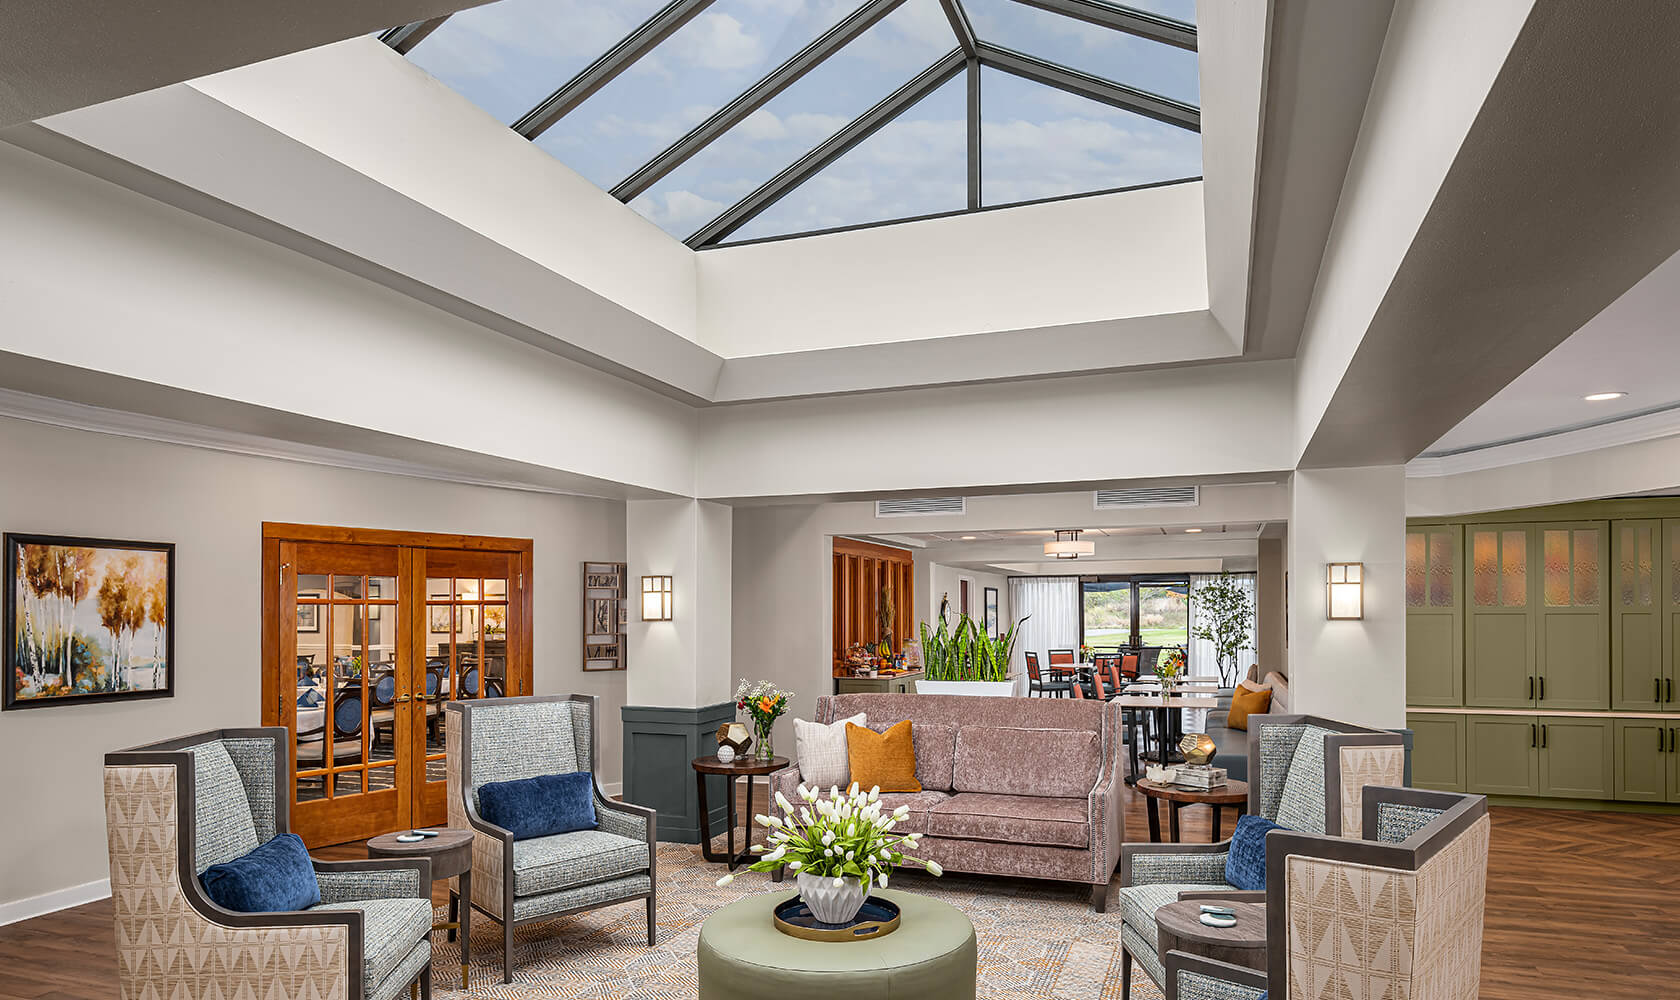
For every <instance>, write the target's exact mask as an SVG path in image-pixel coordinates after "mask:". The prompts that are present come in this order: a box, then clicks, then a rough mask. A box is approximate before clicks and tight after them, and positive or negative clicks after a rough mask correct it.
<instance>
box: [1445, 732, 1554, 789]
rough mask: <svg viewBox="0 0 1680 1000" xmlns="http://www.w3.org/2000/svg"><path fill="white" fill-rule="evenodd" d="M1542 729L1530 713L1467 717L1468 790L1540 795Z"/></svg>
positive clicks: (1465, 740) (1466, 766) (1466, 757)
mask: <svg viewBox="0 0 1680 1000" xmlns="http://www.w3.org/2000/svg"><path fill="white" fill-rule="evenodd" d="M1539 728H1540V727H1539V724H1538V723H1537V721H1536V720H1535V719H1534V717H1533V716H1529V715H1467V716H1465V718H1464V773H1465V788H1466V790H1467V791H1471V792H1476V793H1479V794H1482V795H1538V794H1540V757H1539V753H1540V752H1539V749H1538V745H1539V741H1538V738H1537V735H1538V731H1539Z"/></svg>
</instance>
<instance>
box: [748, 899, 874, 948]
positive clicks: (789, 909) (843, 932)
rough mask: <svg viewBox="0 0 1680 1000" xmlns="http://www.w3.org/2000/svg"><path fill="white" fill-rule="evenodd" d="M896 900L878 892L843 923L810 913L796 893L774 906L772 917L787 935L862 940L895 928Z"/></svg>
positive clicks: (819, 939) (778, 928) (825, 939)
mask: <svg viewBox="0 0 1680 1000" xmlns="http://www.w3.org/2000/svg"><path fill="white" fill-rule="evenodd" d="M898 916H899V913H898V904H897V903H895V902H893V901H892V900H890V899H882V898H881V897H880V896H870V897H869V898H868V899H866V900H864V901H863V908H862V909H860V910H858V912H857V916H855V917H853V918H852V919H851V920H850V921H849V922H848V923H844V924H825V923H823V922H822V921H820V920H818V919H817V918H816V917H814V916H812V915H811V908H810V907H809V906H806V905H805V901H804V900H803V899H800V898H799V897H798V896H795V897H793V898H792V899H789V900H786V901H785V902H782V903H780V904H778V905H777V906H776V909H775V910H774V911H772V912H771V917H773V918H774V919H775V921H776V929H777V930H779V931H781V932H782V933H783V934H786V935H787V936H788V937H796V938H803V939H805V940H806V941H865V940H868V939H869V938H877V937H880V936H881V935H883V934H891V933H892V932H893V931H896V930H898Z"/></svg>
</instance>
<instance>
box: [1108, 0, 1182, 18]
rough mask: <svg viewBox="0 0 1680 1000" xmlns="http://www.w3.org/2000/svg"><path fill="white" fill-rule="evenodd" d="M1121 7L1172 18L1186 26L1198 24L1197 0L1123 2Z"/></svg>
mask: <svg viewBox="0 0 1680 1000" xmlns="http://www.w3.org/2000/svg"><path fill="white" fill-rule="evenodd" d="M1120 5H1121V6H1122V7H1131V8H1132V9H1134V10H1146V11H1148V12H1149V13H1151V14H1159V15H1161V16H1162V17H1170V18H1172V19H1173V20H1175V21H1183V22H1184V23H1185V24H1195V23H1196V0H1122V2H1121V4H1120Z"/></svg>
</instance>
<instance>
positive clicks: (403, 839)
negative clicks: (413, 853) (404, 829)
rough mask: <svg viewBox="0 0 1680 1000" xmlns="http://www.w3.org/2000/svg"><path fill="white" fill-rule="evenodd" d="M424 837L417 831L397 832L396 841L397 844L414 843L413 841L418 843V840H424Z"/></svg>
mask: <svg viewBox="0 0 1680 1000" xmlns="http://www.w3.org/2000/svg"><path fill="white" fill-rule="evenodd" d="M425 839H426V838H425V837H422V836H420V835H419V834H418V833H399V834H397V843H399V844H414V843H418V842H420V841H422V840H425Z"/></svg>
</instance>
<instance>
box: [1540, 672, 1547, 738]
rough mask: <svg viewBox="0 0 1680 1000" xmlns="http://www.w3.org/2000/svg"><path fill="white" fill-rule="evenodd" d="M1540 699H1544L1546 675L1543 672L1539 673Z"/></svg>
mask: <svg viewBox="0 0 1680 1000" xmlns="http://www.w3.org/2000/svg"><path fill="white" fill-rule="evenodd" d="M1540 700H1541V701H1545V700H1546V675H1545V674H1541V675H1540ZM1542 728H1544V727H1542Z"/></svg>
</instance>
